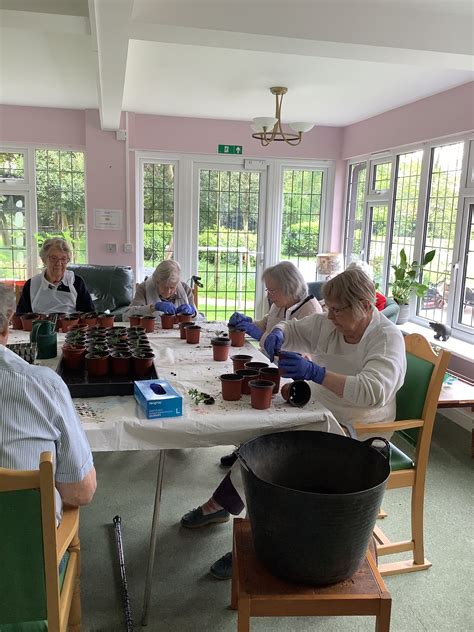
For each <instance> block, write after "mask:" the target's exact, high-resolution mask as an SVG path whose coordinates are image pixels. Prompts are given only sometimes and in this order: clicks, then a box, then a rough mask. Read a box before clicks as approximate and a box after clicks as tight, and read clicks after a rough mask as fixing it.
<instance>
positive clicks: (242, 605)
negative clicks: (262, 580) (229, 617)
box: [237, 597, 250, 632]
mask: <svg viewBox="0 0 474 632" xmlns="http://www.w3.org/2000/svg"><path fill="white" fill-rule="evenodd" d="M237 632H250V599H249V598H248V597H240V599H239V607H238V610H237Z"/></svg>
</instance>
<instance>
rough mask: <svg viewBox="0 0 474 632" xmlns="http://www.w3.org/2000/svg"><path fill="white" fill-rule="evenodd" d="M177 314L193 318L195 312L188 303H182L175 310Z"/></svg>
mask: <svg viewBox="0 0 474 632" xmlns="http://www.w3.org/2000/svg"><path fill="white" fill-rule="evenodd" d="M176 313H177V314H186V316H194V314H195V313H196V310H195V309H194V307H193V306H192V305H190V304H189V303H184V304H183V305H180V306H179V307H178V308H177V309H176Z"/></svg>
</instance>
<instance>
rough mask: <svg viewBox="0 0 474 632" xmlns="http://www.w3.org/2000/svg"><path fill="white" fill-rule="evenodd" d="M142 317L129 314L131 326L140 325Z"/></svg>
mask: <svg viewBox="0 0 474 632" xmlns="http://www.w3.org/2000/svg"><path fill="white" fill-rule="evenodd" d="M141 320H142V317H141V316H129V317H128V322H129V323H130V327H138V326H139V325H140V324H141Z"/></svg>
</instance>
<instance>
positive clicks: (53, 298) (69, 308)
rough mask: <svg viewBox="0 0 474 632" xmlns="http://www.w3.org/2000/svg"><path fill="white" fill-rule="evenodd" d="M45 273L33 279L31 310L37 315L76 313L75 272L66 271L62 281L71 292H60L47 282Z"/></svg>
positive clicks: (31, 285)
mask: <svg viewBox="0 0 474 632" xmlns="http://www.w3.org/2000/svg"><path fill="white" fill-rule="evenodd" d="M44 275H45V273H44V272H40V274H37V275H35V276H34V277H32V279H31V284H30V299H31V309H32V311H33V312H34V313H36V314H54V313H61V314H71V313H72V312H75V311H76V301H77V290H76V288H75V287H74V279H75V276H74V272H72V270H66V272H65V273H64V276H63V278H62V280H61V283H62V284H63V285H66V286H67V287H68V288H69V292H63V291H61V290H58V289H57V287H56V286H55V285H53V284H52V283H50V282H49V281H47V279H46V277H45V276H44Z"/></svg>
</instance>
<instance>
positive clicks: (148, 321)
mask: <svg viewBox="0 0 474 632" xmlns="http://www.w3.org/2000/svg"><path fill="white" fill-rule="evenodd" d="M140 324H141V326H142V327H144V329H145V331H146V332H147V333H149V334H152V333H153V332H154V331H155V324H156V318H155V316H142V320H141V323H140Z"/></svg>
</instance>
